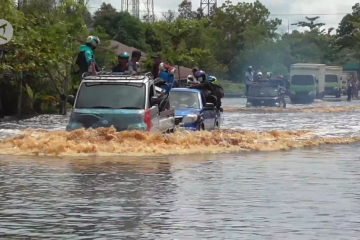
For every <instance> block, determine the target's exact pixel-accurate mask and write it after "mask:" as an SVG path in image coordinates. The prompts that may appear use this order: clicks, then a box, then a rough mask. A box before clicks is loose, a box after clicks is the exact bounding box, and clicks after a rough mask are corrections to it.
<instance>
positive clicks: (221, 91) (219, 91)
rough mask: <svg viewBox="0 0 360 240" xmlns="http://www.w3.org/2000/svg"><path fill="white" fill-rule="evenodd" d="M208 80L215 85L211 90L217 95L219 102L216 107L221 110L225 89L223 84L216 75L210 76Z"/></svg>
mask: <svg viewBox="0 0 360 240" xmlns="http://www.w3.org/2000/svg"><path fill="white" fill-rule="evenodd" d="M208 81H209V82H210V83H211V85H212V86H213V90H212V92H211V94H212V95H214V96H216V98H217V102H216V108H217V109H219V110H220V108H221V98H223V97H224V89H223V88H222V86H221V85H220V84H219V83H218V80H217V78H216V77H214V76H209V77H208Z"/></svg>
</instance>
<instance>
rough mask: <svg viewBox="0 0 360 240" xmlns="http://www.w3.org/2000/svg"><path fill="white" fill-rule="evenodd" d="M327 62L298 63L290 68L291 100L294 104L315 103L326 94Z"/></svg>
mask: <svg viewBox="0 0 360 240" xmlns="http://www.w3.org/2000/svg"><path fill="white" fill-rule="evenodd" d="M325 67H326V65H325V64H310V63H296V64H292V65H291V68H290V91H289V92H290V100H291V103H293V104H298V103H301V104H303V103H313V102H314V100H315V98H319V99H322V98H323V97H324V94H325Z"/></svg>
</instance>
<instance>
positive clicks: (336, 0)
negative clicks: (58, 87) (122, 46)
mask: <svg viewBox="0 0 360 240" xmlns="http://www.w3.org/2000/svg"><path fill="white" fill-rule="evenodd" d="M129 1H132V0H129ZM139 1H140V2H146V0H139ZM153 1H154V11H155V14H156V15H158V16H161V13H162V12H167V10H169V9H170V10H177V8H178V5H179V4H180V3H181V0H166V1H165V0H153ZM105 2H106V3H111V4H112V5H113V6H114V7H115V8H117V9H119V10H120V9H121V0H120V1H119V0H116V1H115V0H107V1H105ZM224 2H225V0H218V5H219V6H220V5H221V4H223V3H224ZM237 2H239V1H233V3H237ZM245 2H253V1H249V0H245ZM261 2H262V3H263V4H264V5H265V6H266V7H267V8H268V9H269V11H270V13H271V14H273V15H271V16H270V17H271V18H275V17H277V18H280V19H282V20H283V21H282V22H283V23H282V26H281V27H280V28H279V30H280V31H287V30H288V22H289V23H290V24H291V23H295V22H297V21H303V20H305V14H307V15H306V16H308V17H314V16H317V14H319V15H320V19H319V21H320V22H323V23H325V24H326V25H325V26H324V27H325V28H330V27H335V28H336V27H337V26H338V24H339V22H340V21H341V19H342V18H343V17H344V16H345V14H346V13H350V12H351V11H352V10H351V7H352V6H353V5H355V3H357V2H358V1H357V0H317V1H314V0H292V1H290V0H262V1H261ZM101 3H102V1H101V0H90V2H89V4H88V5H89V6H91V7H99V6H100V5H101ZM192 3H193V9H194V10H195V9H197V8H198V7H199V6H200V0H196V1H192ZM276 14H278V15H276ZM300 14H304V15H300ZM289 28H290V31H292V30H294V29H297V27H296V26H291V25H290V26H289Z"/></svg>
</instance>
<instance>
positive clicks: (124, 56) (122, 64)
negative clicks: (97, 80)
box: [112, 52, 130, 72]
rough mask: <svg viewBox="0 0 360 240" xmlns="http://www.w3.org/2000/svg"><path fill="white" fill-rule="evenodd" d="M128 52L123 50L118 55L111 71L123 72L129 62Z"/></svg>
mask: <svg viewBox="0 0 360 240" xmlns="http://www.w3.org/2000/svg"><path fill="white" fill-rule="evenodd" d="M129 58H130V56H129V54H128V53H127V52H123V53H121V54H120V55H119V56H118V64H117V65H116V66H115V67H114V68H113V69H112V72H124V71H126V70H127V65H128V63H129Z"/></svg>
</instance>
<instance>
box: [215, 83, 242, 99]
mask: <svg viewBox="0 0 360 240" xmlns="http://www.w3.org/2000/svg"><path fill="white" fill-rule="evenodd" d="M219 84H220V85H221V86H222V87H223V89H224V92H225V95H233V94H244V93H245V84H243V83H233V82H230V81H227V80H219Z"/></svg>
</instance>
